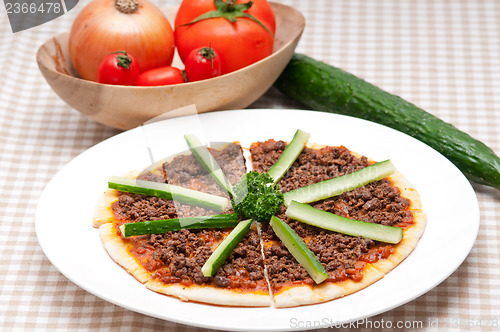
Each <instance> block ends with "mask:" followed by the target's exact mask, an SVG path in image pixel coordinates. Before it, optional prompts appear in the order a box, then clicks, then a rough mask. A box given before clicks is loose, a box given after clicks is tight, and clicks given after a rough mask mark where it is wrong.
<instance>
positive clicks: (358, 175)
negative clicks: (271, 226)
mask: <svg viewBox="0 0 500 332" xmlns="http://www.w3.org/2000/svg"><path fill="white" fill-rule="evenodd" d="M395 171H396V168H395V167H394V165H393V164H392V162H391V161H390V160H385V161H381V162H379V163H376V164H373V165H370V166H368V167H365V168H362V169H360V170H358V171H356V172H353V173H349V174H346V175H342V176H339V177H336V178H333V179H330V180H326V181H322V182H318V183H314V184H311V185H309V186H307V187H302V188H298V189H294V190H290V191H289V192H286V193H285V194H284V198H285V205H286V206H288V205H289V204H290V202H291V201H292V200H293V201H297V202H300V203H311V202H316V201H319V200H322V199H325V198H328V197H333V196H337V195H340V194H342V193H344V192H347V191H351V190H353V189H356V188H359V187H362V186H364V185H366V184H368V183H370V182H374V181H378V180H381V179H383V178H385V177H387V176H389V175H391V174H392V173H394V172H395Z"/></svg>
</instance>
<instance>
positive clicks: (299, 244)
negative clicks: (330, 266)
mask: <svg viewBox="0 0 500 332" xmlns="http://www.w3.org/2000/svg"><path fill="white" fill-rule="evenodd" d="M269 224H270V225H271V228H272V229H273V231H274V233H275V234H276V236H278V238H279V239H280V240H281V242H283V244H284V245H285V247H286V248H287V249H288V251H289V252H290V253H291V254H292V256H293V257H294V258H295V259H296V260H297V261H298V262H299V263H300V265H302V267H303V268H304V269H305V270H306V271H307V273H309V275H310V276H311V278H313V280H314V282H316V283H317V284H320V283H322V282H323V281H325V280H326V279H328V277H329V275H328V273H327V272H326V271H325V267H324V266H323V264H321V262H320V261H319V260H318V258H317V257H316V255H314V253H313V252H312V251H311V250H310V249H309V248H308V247H307V244H305V242H304V240H302V239H301V238H300V237H299V236H298V235H297V233H295V231H294V230H293V229H292V228H291V227H290V226H288V225H287V224H286V223H285V222H283V221H281V220H280V219H279V218H277V217H275V216H272V217H271V221H270V223H269Z"/></svg>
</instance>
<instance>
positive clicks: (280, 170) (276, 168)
mask: <svg viewBox="0 0 500 332" xmlns="http://www.w3.org/2000/svg"><path fill="white" fill-rule="evenodd" d="M310 136H311V135H310V134H309V133H307V132H305V131H303V130H300V129H297V131H296V132H295V135H294V136H293V139H292V141H291V142H290V144H288V145H287V146H286V148H285V150H284V151H283V153H282V154H281V156H280V158H279V159H278V161H277V162H276V163H275V164H274V165H273V166H272V167H271V168H270V169H269V171H268V172H267V174H269V175H270V176H271V177H272V178H273V180H274V184H276V183H278V181H279V180H280V179H281V178H282V177H283V175H285V173H286V172H287V171H288V169H289V168H290V167H291V166H292V165H293V163H294V162H295V160H296V159H297V157H298V156H299V155H300V153H301V152H302V150H303V149H304V147H305V145H306V143H307V141H308V140H309V137H310Z"/></svg>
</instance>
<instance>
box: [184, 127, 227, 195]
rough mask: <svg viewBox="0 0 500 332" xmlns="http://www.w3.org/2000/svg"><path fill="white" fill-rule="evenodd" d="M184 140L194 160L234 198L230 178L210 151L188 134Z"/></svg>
mask: <svg viewBox="0 0 500 332" xmlns="http://www.w3.org/2000/svg"><path fill="white" fill-rule="evenodd" d="M184 139H185V140H186V143H187V145H188V146H189V149H190V150H191V153H192V154H193V156H194V158H195V159H196V160H197V161H198V162H199V163H200V164H201V165H202V166H203V168H205V170H206V171H207V172H209V174H210V176H212V178H213V179H214V180H215V182H217V184H218V185H219V187H221V188H222V189H223V190H224V191H226V192H227V193H229V195H230V196H231V197H232V196H233V189H232V186H231V183H230V182H229V180H228V178H227V177H226V176H225V175H224V172H223V171H222V169H221V168H220V166H219V164H218V163H217V161H216V160H215V159H214V157H213V156H212V154H211V153H210V151H208V149H207V148H206V147H205V146H203V145H202V144H201V142H200V140H199V139H198V138H197V137H196V136H194V135H189V134H186V135H184Z"/></svg>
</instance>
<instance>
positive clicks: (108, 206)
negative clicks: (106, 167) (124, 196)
mask: <svg viewBox="0 0 500 332" xmlns="http://www.w3.org/2000/svg"><path fill="white" fill-rule="evenodd" d="M117 200H118V191H117V190H115V189H106V191H105V192H104V193H103V194H102V195H101V196H100V197H99V199H98V201H97V204H96V207H95V210H94V216H93V218H92V226H93V227H95V228H99V227H100V226H101V225H103V224H106V223H111V222H113V221H115V217H114V215H113V210H112V205H113V203H114V202H116V201H117Z"/></svg>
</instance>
